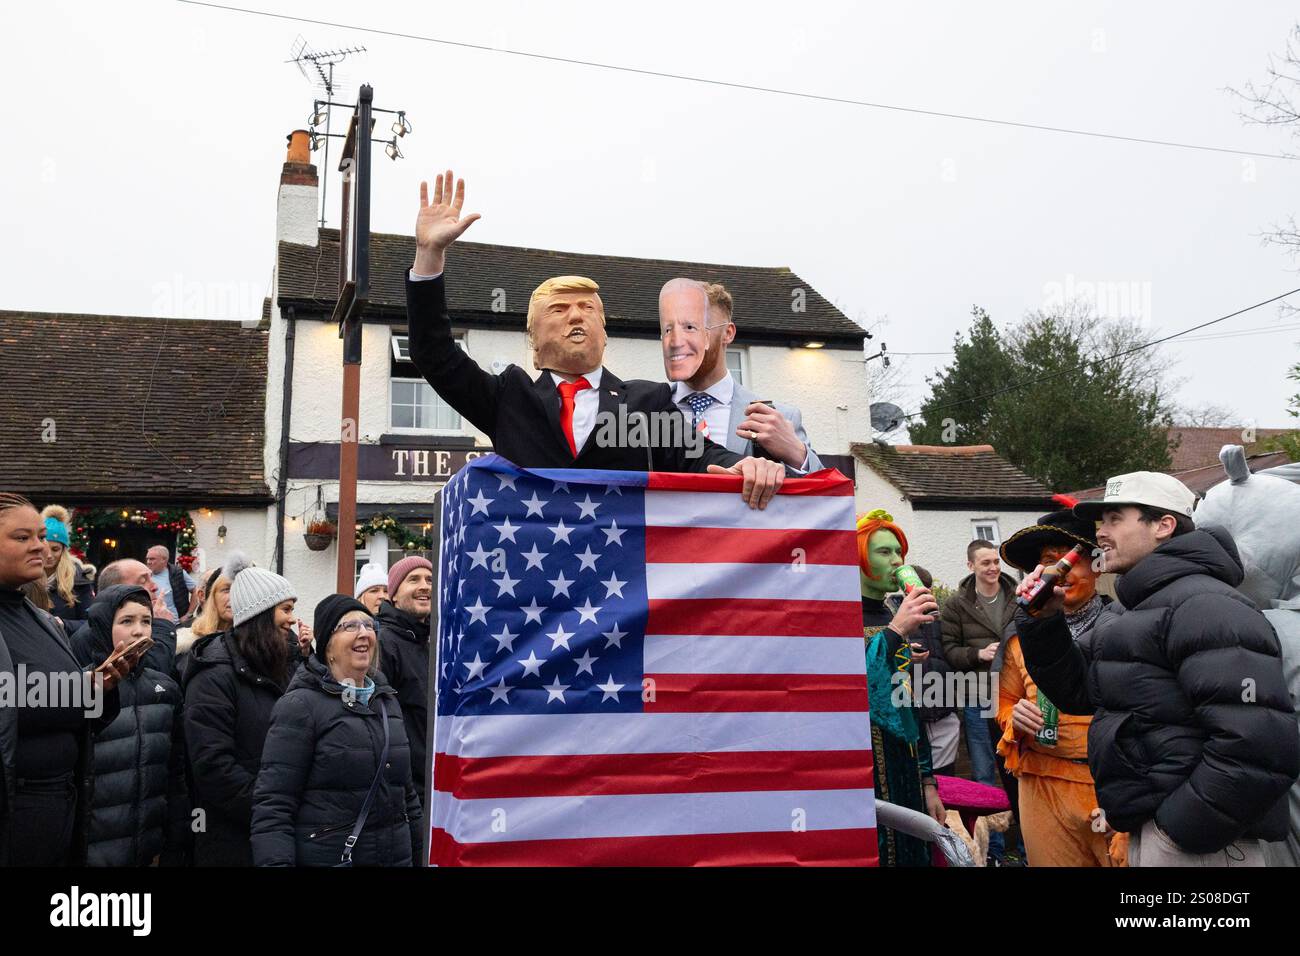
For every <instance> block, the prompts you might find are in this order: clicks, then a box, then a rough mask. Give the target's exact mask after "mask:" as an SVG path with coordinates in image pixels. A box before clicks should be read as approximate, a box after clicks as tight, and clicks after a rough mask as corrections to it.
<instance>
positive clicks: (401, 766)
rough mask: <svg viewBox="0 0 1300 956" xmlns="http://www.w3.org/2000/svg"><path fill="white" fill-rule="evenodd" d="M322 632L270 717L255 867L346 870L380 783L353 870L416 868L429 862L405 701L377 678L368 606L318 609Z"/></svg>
mask: <svg viewBox="0 0 1300 956" xmlns="http://www.w3.org/2000/svg"><path fill="white" fill-rule="evenodd" d="M313 631H314V632H315V633H316V634H317V635H318V637H317V641H316V655H315V656H314V657H312V658H308V660H307V661H306V662H305V663H304V665H303V666H302V667H301V668H300V669H299V671H298V673H297V675H296V676H295V677H294V679H293V682H292V683H291V684H290V686H289V689H288V691H286V692H285V695H284V697H282V698H281V699H280V700H279V702H278V703H277V704H276V705H275V710H274V712H273V713H272V715H271V729H270V732H269V733H268V735H267V739H266V747H265V748H264V750H263V751H262V770H261V772H260V773H259V774H258V776H257V787H256V790H255V791H254V796H253V829H252V839H253V861H254V862H255V863H256V864H257V865H258V866H295V865H296V866H338V865H339V864H340V863H341V862H345V861H346V860H345V843H346V842H347V839H348V837H349V835H350V834H351V833H352V831H353V830H354V829H355V826H356V824H357V822H358V818H359V816H360V814H361V811H362V808H363V805H364V804H365V803H366V799H367V795H368V794H369V793H370V791H371V788H372V785H373V784H375V783H376V779H377V786H375V788H374V797H373V800H372V801H371V803H370V806H369V808H368V809H367V814H366V819H365V825H364V828H363V829H362V830H361V833H360V836H359V838H358V840H357V843H356V846H355V847H354V848H353V849H352V852H351V859H350V862H351V863H352V864H353V865H355V866H411V865H414V864H415V863H416V862H417V861H418V860H419V859H420V857H421V855H422V853H421V849H422V843H423V841H422V840H421V837H420V801H419V798H418V797H417V796H416V793H415V785H414V784H413V783H412V780H411V751H410V746H409V745H408V743H407V739H406V729H405V727H404V726H403V723H402V711H401V708H400V706H399V705H398V703H397V694H396V692H395V691H394V690H393V689H392V688H391V687H390V686H388V683H387V682H386V681H385V680H384V678H383V675H382V674H380V673H379V672H377V671H375V670H374V669H373V663H374V662H375V660H376V658H377V656H378V646H377V638H376V635H375V622H374V619H373V618H371V617H370V614H369V612H368V611H367V610H366V607H365V605H363V604H362V603H361V602H360V601H357V600H355V599H354V598H351V597H348V596H346V595H342V594H334V595H331V596H329V597H327V598H325V599H324V600H323V601H321V603H320V604H319V605H317V607H316V616H315V621H314V626H313ZM372 675H373V676H372ZM385 723H386V724H387V728H388V730H387V733H388V745H387V756H385V755H384V749H385V745H384V737H385V732H384V727H385Z"/></svg>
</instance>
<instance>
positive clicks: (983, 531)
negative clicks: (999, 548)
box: [970, 518, 1002, 544]
mask: <svg viewBox="0 0 1300 956" xmlns="http://www.w3.org/2000/svg"><path fill="white" fill-rule="evenodd" d="M970 539H971V540H972V541H988V542H991V543H992V544H1001V543H1002V537H1001V535H999V534H998V519H997V518H972V519H971V536H970Z"/></svg>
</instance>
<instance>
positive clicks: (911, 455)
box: [853, 442, 1052, 508]
mask: <svg viewBox="0 0 1300 956" xmlns="http://www.w3.org/2000/svg"><path fill="white" fill-rule="evenodd" d="M853 454H854V455H855V456H856V457H857V458H858V459H859V460H860V461H862V462H863V463H864V464H865V465H867V466H868V467H870V468H871V469H873V470H874V471H876V472H877V473H878V474H879V475H880V476H881V477H882V478H884V479H885V480H886V481H888V482H889V483H890V484H891V485H893V486H894V487H895V488H897V489H898V490H899V491H901V492H902V493H903V495H904V497H906V498H907V499H908V500H909V501H911V502H913V503H914V504H932V505H938V504H947V505H961V504H972V505H982V506H983V505H993V504H1002V505H1007V506H1013V507H1032V508H1039V507H1043V508H1048V507H1050V506H1051V503H1052V502H1051V497H1052V492H1051V490H1050V489H1049V488H1048V487H1047V486H1046V485H1044V484H1042V483H1040V482H1039V481H1037V480H1035V479H1033V478H1030V477H1029V476H1028V475H1026V474H1025V473H1024V472H1022V471H1021V470H1020V469H1019V468H1017V467H1016V466H1015V465H1013V464H1011V462H1009V461H1007V460H1006V459H1005V458H1003V457H1002V456H1001V455H999V454H998V453H997V452H996V451H994V450H993V446H992V445H877V444H875V443H874V442H873V443H863V444H855V445H854V446H853Z"/></svg>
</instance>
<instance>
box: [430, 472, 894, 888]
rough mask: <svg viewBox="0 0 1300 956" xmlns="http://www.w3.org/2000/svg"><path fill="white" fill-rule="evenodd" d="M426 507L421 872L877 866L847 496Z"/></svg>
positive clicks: (498, 475) (575, 491)
mask: <svg viewBox="0 0 1300 956" xmlns="http://www.w3.org/2000/svg"><path fill="white" fill-rule="evenodd" d="M828 474H830V477H818V478H806V479H792V480H788V481H787V482H786V484H785V486H784V487H783V489H782V492H781V494H779V495H777V496H776V497H775V498H774V499H773V500H772V502H771V503H770V504H769V505H768V507H767V508H766V510H763V511H755V510H751V509H749V508H748V507H747V506H746V505H745V504H744V502H743V501H742V499H741V497H740V495H739V494H738V493H737V492H738V490H739V487H740V479H739V478H734V477H731V476H723V475H718V476H715V475H681V474H662V473H655V472H651V473H643V472H641V473H639V472H614V471H578V470H522V469H520V468H517V467H516V466H514V465H512V464H510V463H509V462H507V461H506V460H505V459H503V458H500V457H498V456H495V455H489V456H485V457H483V458H480V459H477V460H475V461H473V462H471V463H470V464H469V465H467V466H466V467H465V468H463V469H462V470H461V471H460V472H458V473H457V474H456V476H455V477H454V478H452V480H451V481H450V482H448V484H447V485H446V487H445V488H444V489H443V490H442V492H441V494H442V496H443V501H442V504H443V508H442V525H441V557H440V568H439V571H440V574H439V585H438V586H439V598H440V602H439V606H440V611H439V621H438V659H437V661H436V667H437V671H438V680H437V693H438V696H437V706H436V711H435V713H436V716H435V718H434V739H435V746H434V747H433V748H432V749H433V750H434V757H433V761H434V766H433V793H432V795H431V810H430V826H431V835H430V854H429V855H430V862H431V863H433V864H436V865H493V864H495V865H514V866H542V865H603V866H622V865H627V866H636V865H681V866H685V865H710V864H711V865H728V864H748V865H774V864H821V865H827V864H833V865H874V864H875V863H876V835H875V806H874V801H873V794H872V789H871V786H872V785H871V773H872V766H871V734H870V729H869V725H868V715H867V690H866V675H865V655H864V648H863V643H862V615H861V606H860V603H859V597H858V594H859V586H858V561H857V550H856V547H855V543H854V514H853V485H852V482H850V481H849V480H848V479H846V478H844V477H843V476H842V475H839V474H838V473H828Z"/></svg>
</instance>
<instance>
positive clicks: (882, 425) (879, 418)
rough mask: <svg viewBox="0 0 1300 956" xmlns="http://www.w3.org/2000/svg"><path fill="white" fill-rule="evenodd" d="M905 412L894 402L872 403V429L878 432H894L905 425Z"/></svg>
mask: <svg viewBox="0 0 1300 956" xmlns="http://www.w3.org/2000/svg"><path fill="white" fill-rule="evenodd" d="M903 418H904V412H903V410H902V409H901V408H899V407H898V406H897V405H895V404H894V403H893V402H872V403H871V427H872V428H874V429H875V430H876V431H878V432H882V433H884V432H892V431H893V430H894V429H895V428H897V427H898V426H899V425H901V424H903Z"/></svg>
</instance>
